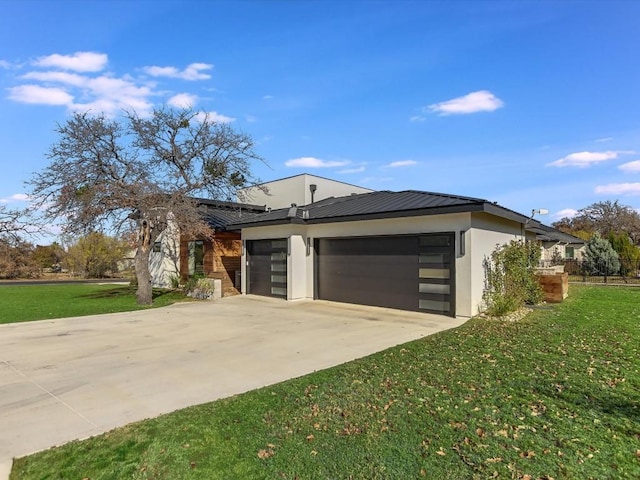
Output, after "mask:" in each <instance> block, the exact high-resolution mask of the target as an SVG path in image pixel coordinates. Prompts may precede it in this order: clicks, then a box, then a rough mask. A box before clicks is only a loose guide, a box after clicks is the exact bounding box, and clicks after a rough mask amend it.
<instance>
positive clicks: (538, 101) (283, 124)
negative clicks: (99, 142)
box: [0, 0, 640, 223]
mask: <svg viewBox="0 0 640 480" xmlns="http://www.w3.org/2000/svg"><path fill="white" fill-rule="evenodd" d="M639 18H640V2H635V1H632V0H628V1H615V0H609V1H604V0H602V1H590V2H588V1H550V0H549V1H535V2H526V1H515V0H513V1H506V0H504V1H500V0H497V1H490V2H483V1H480V0H473V1H462V0H458V1H449V2H445V1H428V0H422V1H402V0H397V1H374V0H369V1H357V0H342V1H337V0H336V1H332V0H325V1H320V0H317V1H294V0H288V1H276V0H273V1H271V0H261V1H249V0H246V1H228V2H225V1H204V0H202V1H162V0H153V1H152V0H149V1H134V0H132V1H125V0H112V1H99V0H93V1H84V2H81V1H65V0H58V1H48V0H42V1H30V0H21V1H19V0H0V147H1V151H2V153H1V155H2V160H1V162H2V174H1V175H0V202H2V203H4V204H7V205H9V206H10V207H22V206H24V205H25V204H26V202H27V200H26V199H25V195H24V194H25V192H26V188H25V186H24V184H23V183H24V181H26V180H28V179H29V178H30V176H31V174H32V172H34V171H37V170H39V169H41V168H43V167H44V166H45V165H46V164H47V159H46V158H45V153H46V151H47V149H48V148H49V146H50V145H51V144H52V143H53V142H54V141H55V136H54V133H53V129H54V127H55V124H56V122H64V121H65V119H66V118H67V117H68V115H69V114H70V113H71V112H73V111H77V110H86V109H92V110H93V111H105V112H107V113H109V114H114V115H117V113H118V109H120V108H123V107H125V108H136V109H138V110H139V111H141V112H144V111H148V110H149V109H151V108H152V107H153V106H154V105H156V106H157V105H161V104H169V105H183V104H185V103H190V104H192V105H194V107H195V108H197V109H201V110H203V111H206V112H209V113H210V114H212V115H215V118H217V119H218V120H219V121H224V122H232V124H233V125H234V127H236V128H238V129H240V130H242V131H244V132H246V133H248V134H250V135H251V136H252V137H253V138H254V139H255V141H256V143H257V147H256V149H257V151H258V153H259V154H261V155H262V156H263V157H264V158H265V159H266V162H267V164H268V165H256V168H255V172H256V173H257V175H258V176H259V177H260V178H261V179H262V180H265V181H268V180H273V179H277V178H282V177H286V176H290V175H295V174H298V173H303V172H307V173H312V174H316V175H320V176H324V177H328V178H333V179H337V180H341V181H345V182H349V183H353V184H357V185H362V186H366V187H369V188H373V189H381V190H406V189H416V190H427V191H435V192H444V193H455V194H461V195H467V196H474V197H481V198H486V199H488V200H491V201H497V202H498V203H500V204H501V205H503V206H505V207H508V208H511V209H514V210H517V211H519V212H521V213H527V214H528V213H530V212H531V210H532V209H537V208H546V209H549V211H550V214H549V215H548V216H547V217H544V218H542V220H543V221H544V222H545V223H551V222H553V221H554V220H556V219H558V218H559V217H561V216H563V215H571V214H572V212H575V210H577V209H579V208H582V207H585V206H587V205H589V204H591V203H593V202H596V201H602V200H616V199H619V200H620V202H621V203H623V204H625V205H630V206H632V207H634V208H638V209H640V116H639V115H638V111H640V95H639V94H638V91H639V89H640V58H639V57H638V47H639V46H640V29H638V28H637V23H638V19H639Z"/></svg>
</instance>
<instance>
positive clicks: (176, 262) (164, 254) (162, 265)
mask: <svg viewBox="0 0 640 480" xmlns="http://www.w3.org/2000/svg"><path fill="white" fill-rule="evenodd" d="M158 241H159V242H160V245H161V247H160V252H154V251H153V250H152V251H151V253H150V254H149V271H150V273H151V282H152V284H153V286H154V287H160V288H169V287H171V278H172V277H174V276H179V275H180V232H179V230H178V228H177V227H176V226H170V227H169V228H167V229H166V230H165V231H163V232H162V233H161V234H160V236H159V237H158Z"/></svg>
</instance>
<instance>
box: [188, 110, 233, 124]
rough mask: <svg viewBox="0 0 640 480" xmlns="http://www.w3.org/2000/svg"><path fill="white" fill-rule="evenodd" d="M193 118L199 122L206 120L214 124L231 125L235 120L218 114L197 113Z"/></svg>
mask: <svg viewBox="0 0 640 480" xmlns="http://www.w3.org/2000/svg"><path fill="white" fill-rule="evenodd" d="M194 118H195V119H196V120H197V121H199V122H204V121H205V120H208V121H210V122H214V123H231V122H234V121H235V118H233V117H227V116H226V115H222V114H220V113H218V112H199V113H198V114H197V115H196V116H195V117H194Z"/></svg>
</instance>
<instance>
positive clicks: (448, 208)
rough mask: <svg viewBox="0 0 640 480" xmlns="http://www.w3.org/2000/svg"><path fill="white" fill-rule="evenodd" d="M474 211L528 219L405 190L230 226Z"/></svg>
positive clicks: (457, 198) (472, 201)
mask: <svg viewBox="0 0 640 480" xmlns="http://www.w3.org/2000/svg"><path fill="white" fill-rule="evenodd" d="M471 211H485V212H488V213H491V214H494V215H498V216H501V217H504V218H508V219H511V220H514V221H519V222H522V223H524V222H525V221H526V220H527V217H526V216H524V215H521V214H519V213H517V212H514V211H513V210H509V209H507V208H504V207H501V206H500V205H497V204H495V203H492V202H489V201H488V200H484V199H481V198H473V197H465V196H461V195H449V194H443V193H435V192H421V191H416V190H405V191H401V192H390V191H377V192H370V193H362V194H355V195H350V196H346V197H332V198H328V199H324V200H321V201H318V202H315V203H312V204H309V205H305V206H302V207H296V208H284V209H278V210H273V211H270V212H265V213H262V214H258V215H255V216H252V217H250V218H246V219H242V220H239V221H236V222H233V223H232V224H231V225H229V226H230V227H233V228H242V227H251V226H259V225H275V224H286V223H299V224H305V223H327V222H332V221H346V220H355V219H358V220H359V219H365V218H392V217H404V216H414V215H432V214H442V213H454V212H471Z"/></svg>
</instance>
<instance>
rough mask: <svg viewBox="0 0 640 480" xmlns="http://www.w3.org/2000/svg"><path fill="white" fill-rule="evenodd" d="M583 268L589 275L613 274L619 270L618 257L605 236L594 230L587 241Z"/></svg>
mask: <svg viewBox="0 0 640 480" xmlns="http://www.w3.org/2000/svg"><path fill="white" fill-rule="evenodd" d="M584 263H585V268H586V271H587V273H588V274H590V275H604V276H605V277H606V276H608V275H614V274H616V273H618V272H619V271H620V259H619V257H618V253H617V252H616V251H615V250H614V249H613V247H612V246H611V244H610V243H609V241H608V240H607V239H606V238H602V236H601V235H600V234H599V233H598V232H596V233H595V234H594V235H593V237H591V240H589V242H587V246H586V249H585V254H584Z"/></svg>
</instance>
